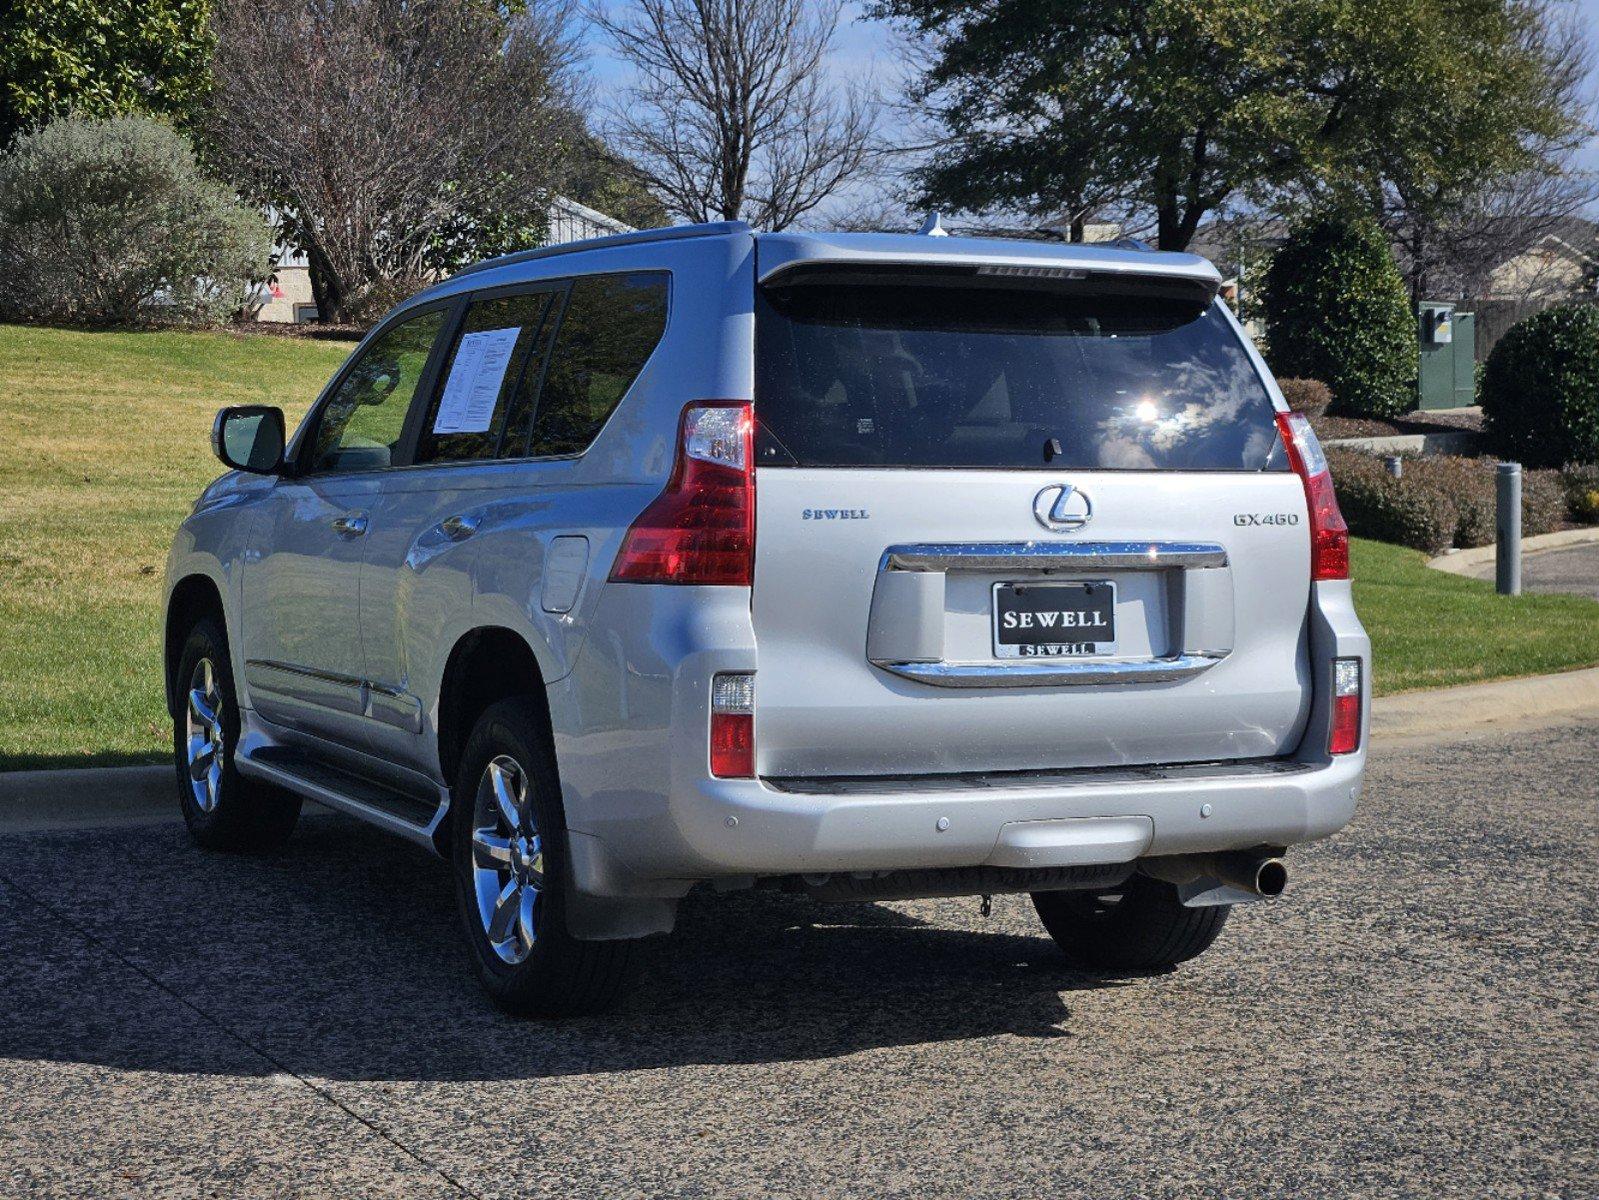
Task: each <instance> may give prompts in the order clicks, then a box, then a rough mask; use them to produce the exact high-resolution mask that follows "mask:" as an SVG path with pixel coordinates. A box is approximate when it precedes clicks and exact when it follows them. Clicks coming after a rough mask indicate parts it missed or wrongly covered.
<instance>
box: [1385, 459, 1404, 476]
mask: <svg viewBox="0 0 1599 1200" xmlns="http://www.w3.org/2000/svg"><path fill="white" fill-rule="evenodd" d="M1382 465H1383V466H1385V467H1387V468H1388V474H1390V475H1392V476H1393V477H1394V478H1395V479H1403V478H1404V477H1405V460H1404V459H1402V458H1400V457H1399V455H1397V454H1390V455H1388V456H1387V457H1385V458H1384V459H1383V460H1382Z"/></svg>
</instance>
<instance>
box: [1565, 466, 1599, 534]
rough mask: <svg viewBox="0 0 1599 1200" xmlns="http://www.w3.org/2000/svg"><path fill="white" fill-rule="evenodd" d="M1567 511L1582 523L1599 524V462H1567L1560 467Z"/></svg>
mask: <svg viewBox="0 0 1599 1200" xmlns="http://www.w3.org/2000/svg"><path fill="white" fill-rule="evenodd" d="M1560 485H1561V490H1562V491H1563V492H1564V493H1565V496H1566V511H1567V512H1568V513H1569V514H1570V516H1571V519H1572V520H1573V521H1576V522H1578V523H1579V524H1582V525H1599V463H1567V464H1566V465H1565V466H1564V467H1562V468H1561V469H1560Z"/></svg>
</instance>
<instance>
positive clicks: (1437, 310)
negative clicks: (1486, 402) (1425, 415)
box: [1416, 300, 1477, 408]
mask: <svg viewBox="0 0 1599 1200" xmlns="http://www.w3.org/2000/svg"><path fill="white" fill-rule="evenodd" d="M1416 331H1417V335H1418V338H1419V341H1420V343H1421V370H1420V373H1419V375H1418V376H1417V390H1418V392H1419V393H1420V395H1419V396H1418V401H1419V404H1418V407H1420V408H1464V407H1466V406H1468V405H1472V404H1475V403H1477V356H1476V347H1477V318H1476V316H1475V314H1473V313H1469V312H1457V311H1456V310H1455V306H1454V305H1453V304H1448V303H1444V302H1441V301H1435V300H1426V301H1423V302H1422V303H1421V304H1419V305H1417V307H1416Z"/></svg>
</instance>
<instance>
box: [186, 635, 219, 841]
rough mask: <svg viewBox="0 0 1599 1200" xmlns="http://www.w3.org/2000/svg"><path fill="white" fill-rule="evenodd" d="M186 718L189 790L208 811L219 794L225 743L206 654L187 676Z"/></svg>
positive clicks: (214, 677)
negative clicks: (187, 700) (187, 699)
mask: <svg viewBox="0 0 1599 1200" xmlns="http://www.w3.org/2000/svg"><path fill="white" fill-rule="evenodd" d="M185 721H186V726H185V727H186V730H187V737H186V739H185V747H186V750H187V756H188V760H189V790H190V791H191V792H192V793H193V796H194V803H195V807H197V808H198V809H199V810H200V811H201V812H203V813H209V812H212V811H213V810H215V808H216V806H217V799H218V797H219V796H220V795H221V794H222V768H223V765H224V763H225V762H226V761H227V746H226V745H225V744H224V743H223V737H222V693H221V691H220V690H219V689H218V688H217V673H216V668H215V667H214V666H213V665H212V663H211V660H210V659H209V658H202V659H201V660H200V661H199V662H197V663H195V664H194V670H193V672H192V673H191V674H190V676H189V704H188V712H187V714H186V718H185Z"/></svg>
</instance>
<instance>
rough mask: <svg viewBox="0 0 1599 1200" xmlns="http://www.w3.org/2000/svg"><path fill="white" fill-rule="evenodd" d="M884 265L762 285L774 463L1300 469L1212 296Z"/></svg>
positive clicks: (760, 401)
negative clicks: (1284, 449)
mask: <svg viewBox="0 0 1599 1200" xmlns="http://www.w3.org/2000/svg"><path fill="white" fill-rule="evenodd" d="M881 278H882V277H881V276H879V277H878V281H874V282H871V283H856V282H843V283H837V284H834V283H828V282H822V281H820V280H815V279H813V280H812V281H810V282H806V283H802V284H797V285H795V286H791V287H775V288H767V289H763V290H762V295H761V299H760V301H759V304H758V312H757V351H756V387H755V416H756V420H757V430H758V439H759V440H758V449H757V455H758V460H759V461H760V462H761V463H762V464H763V465H769V466H778V465H792V466H818V467H833V466H882V467H1010V468H1035V469H1041V468H1045V467H1055V468H1063V469H1072V468H1075V469H1080V470H1081V469H1097V470H1173V471H1259V470H1265V469H1284V470H1286V469H1287V464H1286V462H1284V461H1281V460H1282V458H1283V456H1282V455H1281V454H1279V453H1275V451H1276V450H1277V449H1278V448H1279V446H1280V441H1279V437H1278V433H1277V427H1276V423H1275V417H1274V415H1273V406H1272V402H1271V398H1270V396H1269V395H1268V394H1267V392H1266V389H1265V386H1264V385H1263V384H1262V382H1261V380H1260V377H1259V375H1258V374H1257V373H1256V372H1255V369H1254V367H1253V365H1252V364H1251V362H1250V360H1249V358H1248V356H1247V355H1246V353H1245V350H1244V346H1243V344H1242V342H1241V341H1240V340H1239V338H1238V335H1237V334H1236V333H1235V332H1234V331H1233V329H1232V328H1231V326H1230V325H1229V324H1228V322H1227V320H1226V318H1225V317H1224V316H1223V315H1222V313H1221V312H1220V311H1219V310H1218V309H1217V307H1216V306H1214V305H1212V306H1210V307H1202V306H1201V304H1200V303H1199V302H1197V301H1195V300H1193V299H1191V298H1182V297H1174V296H1172V295H1169V294H1164V293H1161V292H1158V291H1152V292H1151V293H1150V294H1148V295H1140V294H1136V293H1133V294H1119V295H1115V294H1099V295H1096V294H1094V293H1093V292H1092V291H1088V290H1084V289H1082V288H1079V290H1078V291H1076V292H1066V291H1059V290H1056V291H1051V290H1045V289H1042V288H1020V287H979V286H973V285H972V284H970V283H967V284H965V285H964V286H963V285H961V284H959V283H952V284H940V285H936V286H933V285H928V284H925V283H910V282H909V281H907V284H906V285H898V284H892V283H886V282H882V281H881Z"/></svg>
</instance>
